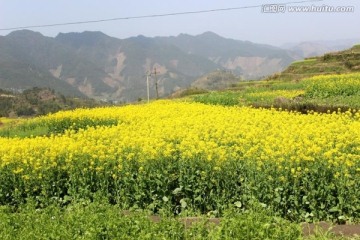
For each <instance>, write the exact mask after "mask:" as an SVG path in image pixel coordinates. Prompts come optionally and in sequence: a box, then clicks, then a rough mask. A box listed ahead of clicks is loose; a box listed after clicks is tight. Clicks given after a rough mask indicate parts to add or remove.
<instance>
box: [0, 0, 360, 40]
mask: <svg viewBox="0 0 360 240" xmlns="http://www.w3.org/2000/svg"><path fill="white" fill-rule="evenodd" d="M299 1H301V0H288V1H284V0H271V1H269V0H262V1H259V0H222V1H220V0H153V1H148V0H147V1H146V0H143V1H140V0H101V1H94V0H0V29H4V28H12V27H22V26H29V25H43V24H54V23H66V22H75V21H87V20H98V19H109V18H118V17H132V16H142V15H152V14H166V13H176V12H188V11H200V10H211V9H220V8H232V7H248V6H256V5H259V6H261V5H262V4H270V3H288V2H299ZM311 5H315V6H322V5H327V6H354V7H355V11H354V12H353V13H290V12H289V11H288V10H286V11H285V12H284V13H262V10H261V9H262V8H261V7H254V8H243V9H238V10H232V11H219V12H210V13H201V14H188V15H177V16H167V17H158V18H144V19H128V20H119V21H111V22H101V23H90V24H79V25H68V26H58V27H46V28H34V29H31V30H34V31H38V32H41V33H42V34H43V35H45V36H51V37H54V36H56V35H57V34H58V33H59V32H64V33H66V32H83V31H102V32H104V33H105V34H107V35H110V36H113V37H117V38H127V37H131V36H137V35H140V34H141V35H145V36H149V37H153V36H176V35H178V34H180V33H187V34H191V35H195V34H201V33H203V32H205V31H213V32H215V33H217V34H219V35H221V36H224V37H227V38H233V39H238V40H249V41H252V42H256V43H267V44H272V45H278V46H279V45H281V44H283V43H287V42H301V41H313V40H338V39H354V38H360V29H359V27H358V26H359V23H360V1H359V0H324V1H321V2H309V3H297V4H295V3H292V4H288V5H287V6H311ZM9 32H11V31H0V35H7V34H8V33H9Z"/></svg>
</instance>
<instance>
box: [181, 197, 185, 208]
mask: <svg viewBox="0 0 360 240" xmlns="http://www.w3.org/2000/svg"><path fill="white" fill-rule="evenodd" d="M180 204H181V207H182V208H186V207H187V203H186V201H185V199H184V198H183V199H181V200H180Z"/></svg>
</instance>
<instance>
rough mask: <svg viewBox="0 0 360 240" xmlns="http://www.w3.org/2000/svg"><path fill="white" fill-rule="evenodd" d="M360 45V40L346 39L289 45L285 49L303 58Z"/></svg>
mask: <svg viewBox="0 0 360 240" xmlns="http://www.w3.org/2000/svg"><path fill="white" fill-rule="evenodd" d="M358 43H360V39H344V40H334V41H308V42H300V43H287V44H284V45H283V46H282V48H284V49H288V50H290V51H293V52H294V53H295V54H297V55H298V56H300V57H301V58H308V57H315V56H320V55H323V54H325V53H328V52H335V51H342V50H345V49H348V48H350V47H352V46H353V45H355V44H358Z"/></svg>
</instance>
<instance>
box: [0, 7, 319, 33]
mask: <svg viewBox="0 0 360 240" xmlns="http://www.w3.org/2000/svg"><path fill="white" fill-rule="evenodd" d="M322 1H324V0H304V1H296V2H285V3H278V4H279V5H287V4H299V3H309V2H322ZM262 6H263V5H253V6H242V7H231V8H217V9H208V10H199V11H188V12H174V13H163V14H151V15H142V16H132V17H117V18H108V19H98V20H89V21H77V22H66V23H54V24H43V25H32V26H23V27H10V28H1V29H0V31H9V30H19V29H29V28H45V27H57V26H67V25H78V24H87V23H99V22H110V21H120V20H130V19H141V18H158V17H168V16H177V15H188V14H200V13H211V12H222V11H233V10H240V9H248V8H261V7H262Z"/></svg>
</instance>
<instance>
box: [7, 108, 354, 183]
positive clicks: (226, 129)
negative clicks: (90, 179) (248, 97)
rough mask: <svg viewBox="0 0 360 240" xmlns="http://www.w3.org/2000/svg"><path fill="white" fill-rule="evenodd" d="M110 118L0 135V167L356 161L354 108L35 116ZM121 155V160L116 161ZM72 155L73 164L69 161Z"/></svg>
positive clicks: (115, 110) (18, 169) (37, 169)
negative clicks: (46, 132) (106, 122)
mask: <svg viewBox="0 0 360 240" xmlns="http://www.w3.org/2000/svg"><path fill="white" fill-rule="evenodd" d="M62 118H70V119H82V118H84V119H88V118H90V119H108V118H111V119H117V120H118V124H117V125H114V126H97V127H89V128H87V129H80V130H79V131H75V130H67V131H66V132H65V133H64V134H57V135H51V136H49V137H45V136H44V137H36V138H27V139H19V138H14V139H7V138H0V170H1V169H3V168H5V167H7V166H12V167H13V172H14V173H16V174H25V173H26V174H29V173H31V174H36V176H40V177H41V172H42V171H43V170H47V169H51V168H56V167H61V168H62V169H71V168H72V167H73V164H74V163H75V162H76V161H78V160H79V159H80V160H81V161H84V162H86V163H87V164H88V167H89V168H92V167H94V168H95V167H96V168H97V170H99V171H101V170H102V169H106V168H107V165H108V164H110V163H111V164H112V166H113V165H114V163H117V162H118V163H119V164H118V165H117V168H118V169H117V170H119V171H121V170H122V166H121V164H120V162H121V161H123V160H124V159H125V160H129V161H131V160H137V161H139V162H144V161H150V160H152V159H157V158H168V159H169V161H171V159H173V158H180V159H203V160H208V161H215V162H216V163H217V164H218V166H219V167H220V166H221V164H222V162H224V161H226V160H230V159H231V160H239V161H245V160H248V161H253V162H254V163H255V164H258V165H259V166H262V165H263V164H266V163H267V162H271V163H275V164H277V165H279V167H280V168H281V167H282V166H284V163H292V165H293V168H289V171H290V172H291V173H293V174H294V175H298V174H299V173H298V172H301V171H302V169H301V168H298V166H301V162H304V161H314V162H316V161H326V162H327V163H328V164H329V166H339V165H341V166H345V167H355V168H356V167H357V168H359V167H360V113H359V112H350V111H349V112H346V113H333V114H316V113H314V114H310V115H301V114H299V113H292V112H286V111H280V112H279V111H276V110H265V109H252V108H248V107H222V106H209V105H203V104H197V103H185V102H172V101H157V102H154V103H151V104H148V105H138V106H133V105H131V106H125V107H109V108H99V109H94V110H85V109H78V110H75V111H69V112H59V113H57V114H53V115H49V116H46V117H42V118H39V119H37V120H36V121H39V122H41V121H47V122H52V121H53V122H56V121H57V120H59V119H62ZM120 160H121V161H120ZM74 161H75V162H74Z"/></svg>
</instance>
